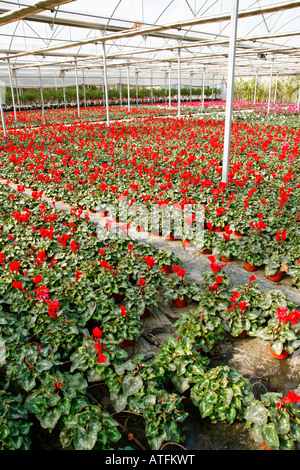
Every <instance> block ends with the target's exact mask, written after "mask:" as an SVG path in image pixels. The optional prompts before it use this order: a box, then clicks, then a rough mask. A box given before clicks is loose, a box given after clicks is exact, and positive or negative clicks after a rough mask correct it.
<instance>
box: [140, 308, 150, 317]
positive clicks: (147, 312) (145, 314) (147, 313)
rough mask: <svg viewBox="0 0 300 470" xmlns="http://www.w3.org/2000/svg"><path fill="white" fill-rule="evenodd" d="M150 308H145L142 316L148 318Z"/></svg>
mask: <svg viewBox="0 0 300 470" xmlns="http://www.w3.org/2000/svg"><path fill="white" fill-rule="evenodd" d="M150 313H151V312H150V310H149V309H148V308H145V310H144V313H142V315H140V318H146V317H148V316H149V315H150Z"/></svg>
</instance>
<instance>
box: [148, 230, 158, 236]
mask: <svg viewBox="0 0 300 470" xmlns="http://www.w3.org/2000/svg"><path fill="white" fill-rule="evenodd" d="M150 237H159V232H155V231H154V230H151V232H150Z"/></svg>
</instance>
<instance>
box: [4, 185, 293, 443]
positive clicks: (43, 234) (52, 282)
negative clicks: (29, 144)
mask: <svg viewBox="0 0 300 470" xmlns="http://www.w3.org/2000/svg"><path fill="white" fill-rule="evenodd" d="M1 201H2V202H3V204H2V205H1V212H0V226H1V232H0V237H1V258H0V262H1V266H2V268H3V269H2V270H1V283H0V288H1V291H0V294H1V340H2V341H3V343H4V346H5V361H4V364H3V366H2V367H1V377H2V392H1V407H3V410H5V412H3V413H2V414H1V419H2V426H1V429H2V430H3V433H2V436H1V443H2V444H1V445H2V447H3V448H9V449H15V448H19V449H24V448H26V449H28V448H29V447H30V428H31V426H32V425H31V424H30V420H32V418H31V417H32V416H34V417H35V418H36V419H37V420H38V422H39V423H40V425H41V426H42V428H44V429H48V430H49V431H51V430H53V429H58V430H59V436H60V441H61V444H62V446H69V445H72V446H74V447H75V448H76V449H92V448H93V449H94V448H95V449H107V448H114V446H116V445H117V443H118V442H119V441H120V439H121V434H120V432H119V430H118V426H117V422H116V421H115V420H114V418H113V417H112V416H111V415H110V414H109V413H107V412H106V410H104V409H103V408H101V407H100V408H99V407H97V406H94V404H93V403H91V400H90V398H89V394H88V392H87V391H88V384H89V383H91V382H93V381H99V380H100V381H104V383H105V385H106V386H107V388H108V390H109V393H110V398H111V400H112V403H113V406H114V409H115V411H116V412H120V411H124V410H128V411H130V412H134V413H136V414H137V415H138V416H141V417H143V418H144V420H145V422H146V426H145V432H146V436H147V438H148V442H149V446H150V447H151V448H152V449H159V448H160V447H161V446H162V445H163V442H164V441H172V442H175V443H176V442H177V443H179V442H181V440H182V438H183V434H182V426H181V423H183V422H184V421H185V419H186V418H187V413H186V411H185V410H184V406H183V401H182V400H183V396H182V394H183V393H185V392H186V391H187V390H189V389H190V390H191V397H193V402H194V404H195V405H197V406H198V407H199V410H200V413H201V416H202V417H205V416H210V417H211V419H212V421H213V422H217V421H224V420H227V421H228V422H232V421H233V420H234V419H244V418H245V416H248V418H247V424H248V427H250V426H251V424H250V423H255V424H257V423H256V421H254V418H251V415H250V413H248V414H245V413H246V412H247V410H248V405H249V406H250V404H252V405H253V403H254V402H253V396H252V395H251V393H250V390H249V384H248V383H247V380H246V379H244V378H243V377H242V376H241V374H239V373H237V372H236V371H232V370H230V369H229V368H226V367H224V368H212V369H209V368H208V366H209V359H208V357H207V355H205V354H203V355H202V354H201V353H200V352H199V351H198V350H199V348H201V349H203V351H204V352H205V353H208V352H209V351H211V349H212V347H213V344H214V343H215V342H216V341H219V340H221V339H222V335H223V333H224V330H225V331H226V328H227V330H228V331H229V332H230V333H231V334H232V335H233V336H236V335H238V333H239V331H240V328H244V329H247V326H248V323H247V322H246V324H244V323H243V321H242V322H241V320H240V318H241V316H242V318H244V317H243V314H245V315H248V321H249V319H250V323H251V325H252V323H254V324H255V326H253V325H252V326H251V327H250V328H248V332H249V334H258V331H259V328H260V327H263V326H264V321H266V318H267V316H268V315H269V316H270V317H271V319H273V320H274V319H275V318H276V315H277V314H278V309H279V310H280V317H278V318H277V320H278V321H280V322H281V323H282V324H284V325H287V327H288V328H286V331H289V334H290V335H291V332H292V330H291V328H290V326H291V323H293V324H294V323H296V322H295V319H296V320H297V319H298V316H297V314H296V313H294V317H291V316H290V318H289V321H288V322H287V321H286V322H285V321H284V320H285V318H286V317H287V316H288V315H290V313H291V311H294V310H295V308H294V306H292V305H291V304H289V303H288V302H287V301H286V299H285V298H284V297H281V296H280V295H279V294H278V293H276V292H269V293H267V295H266V296H264V295H263V294H262V293H260V295H261V296H263V299H264V301H265V303H262V302H261V300H262V299H261V297H260V295H259V289H258V286H257V285H256V283H255V282H254V280H253V278H252V279H251V281H249V284H248V285H247V286H243V288H242V287H241V286H234V287H232V286H231V284H230V278H229V277H228V276H226V274H225V273H224V271H223V270H222V268H223V266H222V264H219V263H218V262H217V261H216V260H215V258H214V257H212V258H211V269H210V270H209V271H208V272H207V273H205V275H204V282H203V285H202V286H198V285H196V284H195V283H193V282H191V281H190V280H189V279H188V278H187V273H186V271H185V269H184V268H183V266H182V265H181V264H180V260H178V259H177V258H176V257H175V256H174V255H173V254H172V253H171V252H168V253H167V254H165V253H164V252H162V251H160V250H157V249H155V248H154V247H153V246H152V245H149V244H147V243H140V242H137V241H136V240H132V239H130V238H128V237H120V236H119V235H118V236H113V235H112V234H111V233H110V232H109V231H108V230H103V232H102V234H101V235H102V236H101V237H99V236H98V237H97V236H95V235H96V227H95V226H94V225H93V224H92V223H91V222H90V221H89V220H88V219H87V218H86V217H84V218H82V217H80V215H81V212H80V211H76V210H75V209H74V210H73V211H72V212H71V213H65V212H61V211H57V210H55V209H54V208H53V207H51V205H50V206H48V205H46V204H45V203H44V202H43V201H42V199H41V194H40V195H38V196H37V197H36V199H35V198H28V197H26V196H24V195H22V194H20V193H18V192H13V191H11V190H10V189H9V188H7V186H1ZM159 260H160V264H161V265H160V266H159ZM166 262H167V263H169V264H170V265H171V266H172V267H173V269H172V271H173V274H171V275H167V274H165V273H164V272H163V271H162V270H161V269H159V268H160V267H163V266H164V265H165V263H166ZM220 279H221V280H220ZM178 281H179V282H180V285H185V286H186V288H187V291H185V295H186V296H187V297H186V298H187V300H188V301H189V302H194V303H196V304H199V311H198V312H196V313H195V314H194V316H193V315H192V314H190V315H189V316H185V317H182V318H180V320H178V323H177V324H176V325H175V326H176V334H175V337H174V338H172V337H171V338H169V339H168V340H167V341H166V342H165V343H164V344H163V345H162V347H161V349H160V351H159V353H158V354H157V355H156V356H155V357H154V358H153V359H152V360H151V361H150V362H149V361H145V360H144V358H143V357H142V356H141V355H134V356H133V357H129V355H128V352H127V350H126V349H124V347H122V345H121V346H120V344H122V341H125V340H132V339H137V338H138V337H139V336H140V335H141V334H142V319H141V314H143V313H144V312H145V307H146V308H148V309H150V310H151V307H154V306H155V305H156V303H157V298H156V295H155V294H157V293H158V290H159V289H160V288H163V290H164V293H165V300H172V299H173V298H174V297H175V296H176V295H175V293H177V296H179V295H180V294H182V292H181V291H180V285H179V284H178ZM148 289H149V290H148ZM230 289H231V290H232V289H234V291H233V292H232V291H230ZM237 291H241V292H239V293H240V294H241V298H240V297H238V296H237V294H236V292H237ZM234 293H235V298H238V300H239V302H243V303H245V304H247V308H243V309H241V308H239V309H237V310H236V311H235V309H234V308H232V300H231V299H232V298H233V297H234V296H233V294H234ZM117 294H118V295H119V296H123V297H116V295H117ZM248 302H249V305H251V308H252V309H253V311H254V312H252V316H251V315H250V313H249V312H250V310H251V309H250V308H249V306H248ZM261 305H263V307H261ZM209 306H210V307H209ZM285 308H286V311H285ZM227 309H228V311H229V313H230V317H231V316H234V315H236V317H235V320H233V321H231V320H229V318H227V316H226V315H223V313H224V314H225V312H227ZM255 310H257V311H258V313H255ZM200 311H202V314H201V322H200V321H199V313H200ZM246 312H247V313H246ZM287 312H289V313H288V315H287ZM284 313H286V317H284ZM238 317H240V318H238ZM255 321H256V323H255ZM270 321H271V320H270ZM200 323H201V324H202V327H203V328H200V327H199V326H200ZM195 324H197V328H195ZM271 326H272V328H273V329H274V325H273V324H272V325H271ZM177 335H178V336H177ZM176 336H177V339H176ZM267 340H268V341H269V340H270V339H269V338H267ZM295 341H296V340H295V339H292V338H291V336H290V337H289V342H290V346H291V347H295V345H296V343H295ZM283 345H284V346H286V344H285V343H284V344H283ZM209 377H210V379H209ZM221 377H222V380H223V382H222V383H223V386H222V388H221V389H220V396H219V399H218V400H221V401H216V402H214V404H213V406H211V404H210V399H209V397H208V395H207V393H208V392H209V390H208V389H206V392H205V391H204V390H205V388H203V386H204V384H206V383H208V380H214V378H217V381H218V382H219V381H220V380H221ZM225 377H227V379H226V381H225ZM170 380H171V382H172V383H173V385H174V387H175V390H174V391H171V392H170V391H167V388H166V385H167V383H168V382H169V381H170ZM237 381H238V384H239V388H238V387H237V386H236V385H235V384H236V383H237ZM209 388H210V386H209ZM230 389H232V390H234V393H233V395H232V392H231V391H230ZM241 393H242V395H243V399H242V402H243V406H242V407H241V398H239V399H238V397H240V396H241ZM224 394H225V395H226V396H228V397H229V396H232V400H229V398H228V400H227V402H226V403H225V404H224V398H222V397H223V396H224ZM233 396H234V397H235V398H234V399H233ZM2 398H3V399H2ZM278 400H279V399H278ZM222 403H223V407H221V404H222ZM7 404H9V406H7ZM215 406H216V407H217V409H215ZM257 406H262V404H261V403H259V404H258V405H257ZM281 407H282V408H284V409H285V405H284V404H283V403H282V405H281ZM290 412H292V416H293V419H296V421H295V422H296V423H297V420H298V417H297V416H298V415H297V413H295V410H294V409H293V406H291V405H289V411H288V413H290ZM266 414H267V415H268V413H266ZM289 416H290V415H289ZM251 419H252V421H251ZM268 419H269V417H268ZM16 420H18V426H16V424H15V423H16ZM263 424H265V422H264V423H263ZM297 429H298V427H297V426H294V424H293V430H292V433H291V428H289V429H288V430H286V434H285V436H286V437H285V440H284V443H283V444H282V442H281V441H280V439H279V437H277V441H278V442H279V441H280V442H279V445H278V442H277V441H276V440H272V442H269V441H270V439H269V440H267V442H268V444H269V446H270V447H271V448H275V449H276V448H282V446H286V448H291V449H292V448H294V447H295V442H296V441H297V432H298V431H297ZM279 434H282V433H279ZM278 439H279V440H278ZM264 442H265V441H264Z"/></svg>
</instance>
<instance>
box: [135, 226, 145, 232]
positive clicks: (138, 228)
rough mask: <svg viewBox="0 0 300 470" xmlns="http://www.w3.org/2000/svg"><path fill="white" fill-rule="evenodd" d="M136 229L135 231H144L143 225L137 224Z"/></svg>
mask: <svg viewBox="0 0 300 470" xmlns="http://www.w3.org/2000/svg"><path fill="white" fill-rule="evenodd" d="M136 231H137V232H144V231H145V227H144V225H138V226H137V227H136Z"/></svg>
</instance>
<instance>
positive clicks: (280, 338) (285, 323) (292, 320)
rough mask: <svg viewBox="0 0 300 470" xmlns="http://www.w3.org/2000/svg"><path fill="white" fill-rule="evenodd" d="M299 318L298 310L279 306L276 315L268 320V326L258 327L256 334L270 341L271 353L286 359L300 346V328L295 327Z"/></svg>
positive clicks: (278, 357)
mask: <svg viewBox="0 0 300 470" xmlns="http://www.w3.org/2000/svg"><path fill="white" fill-rule="evenodd" d="M299 319H300V312H299V311H298V310H296V309H295V310H290V309H288V307H283V308H280V307H277V313H276V315H275V317H272V318H271V319H270V320H268V322H267V325H266V326H264V327H261V328H259V329H257V331H256V332H255V336H257V337H258V338H260V339H262V340H263V341H268V342H270V353H271V354H272V355H273V356H274V357H276V358H277V359H286V358H287V357H288V356H289V355H290V354H292V353H293V352H294V351H295V350H296V349H297V348H299V347H300V329H299V328H295V327H294V325H296V324H297V323H299Z"/></svg>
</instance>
